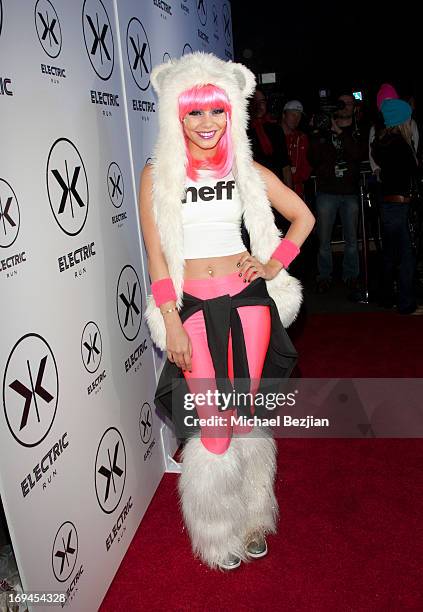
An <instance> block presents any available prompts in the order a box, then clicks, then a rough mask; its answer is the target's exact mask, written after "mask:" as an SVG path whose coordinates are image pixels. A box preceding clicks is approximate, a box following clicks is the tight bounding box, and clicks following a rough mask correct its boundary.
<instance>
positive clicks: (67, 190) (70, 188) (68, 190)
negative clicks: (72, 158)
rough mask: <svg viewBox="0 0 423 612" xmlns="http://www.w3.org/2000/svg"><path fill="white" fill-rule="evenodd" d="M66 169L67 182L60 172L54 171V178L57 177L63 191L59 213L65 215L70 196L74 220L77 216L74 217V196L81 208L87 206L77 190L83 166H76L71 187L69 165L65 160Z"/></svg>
mask: <svg viewBox="0 0 423 612" xmlns="http://www.w3.org/2000/svg"><path fill="white" fill-rule="evenodd" d="M65 168H66V182H65V181H64V179H63V178H62V175H61V174H60V172H59V170H52V174H53V176H54V177H55V179H56V180H57V182H58V183H59V185H60V187H61V188H62V189H63V194H62V199H61V201H60V206H59V211H58V213H59V214H60V213H63V211H64V210H65V206H66V202H67V199H68V196H69V201H70V206H71V212H72V218H73V217H74V216H75V215H74V212H73V201H72V194H73V196H74V198H75V200H76V201H77V203H78V204H79V206H80V207H81V208H82V207H84V206H85V204H84V202H83V201H82V199H81V197H80V195H79V193H78V192H77V190H76V184H77V182H78V177H79V173H80V171H81V166H75V169H74V171H73V176H72V182H71V184H70V185H69V172H68V163H67V161H66V160H65Z"/></svg>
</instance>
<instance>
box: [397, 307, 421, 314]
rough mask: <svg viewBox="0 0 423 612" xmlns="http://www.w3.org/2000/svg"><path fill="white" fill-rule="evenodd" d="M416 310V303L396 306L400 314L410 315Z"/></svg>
mask: <svg viewBox="0 0 423 612" xmlns="http://www.w3.org/2000/svg"><path fill="white" fill-rule="evenodd" d="M416 310H417V305H416V304H414V305H413V306H409V307H408V308H398V314H400V315H411V314H414V313H415V312H416Z"/></svg>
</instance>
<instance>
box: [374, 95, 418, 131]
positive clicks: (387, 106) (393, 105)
mask: <svg viewBox="0 0 423 612" xmlns="http://www.w3.org/2000/svg"><path fill="white" fill-rule="evenodd" d="M380 110H381V111H382V115H383V119H384V121H385V125H386V127H395V126H396V125H401V123H405V121H407V119H410V117H411V114H412V112H413V110H412V108H411V106H410V105H409V104H408V102H405V101H404V100H391V99H389V100H384V101H383V102H382V106H381V109H380Z"/></svg>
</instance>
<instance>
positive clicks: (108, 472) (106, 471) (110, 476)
mask: <svg viewBox="0 0 423 612" xmlns="http://www.w3.org/2000/svg"><path fill="white" fill-rule="evenodd" d="M118 452H119V442H116V445H115V451H114V455H113V464H112V461H111V457H110V448H108V449H107V456H108V458H109V468H107V467H106V466H105V465H102V466H101V467H100V469H99V470H98V473H99V474H101V475H102V476H104V477H105V478H106V479H107V484H106V493H105V496H104V501H107V499H108V497H109V493H110V486H111V485H112V484H113V490H114V493H116V486H115V479H114V475H116V476H118V477H121V476H122V474H123V470H122V469H121V468H120V467H118V465H117V456H118Z"/></svg>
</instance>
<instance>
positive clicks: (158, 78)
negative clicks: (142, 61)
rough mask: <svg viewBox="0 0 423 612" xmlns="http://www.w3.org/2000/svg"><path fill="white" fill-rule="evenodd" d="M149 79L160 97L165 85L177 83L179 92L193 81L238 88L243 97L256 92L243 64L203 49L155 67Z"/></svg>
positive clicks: (249, 72) (254, 80) (253, 79)
mask: <svg viewBox="0 0 423 612" xmlns="http://www.w3.org/2000/svg"><path fill="white" fill-rule="evenodd" d="M190 77H191V78H190ZM150 80H151V83H152V85H153V87H154V89H155V91H156V93H157V95H158V96H160V94H161V93H162V91H163V87H164V85H165V84H166V86H167V85H169V86H171V87H175V86H176V90H175V91H180V90H182V89H184V88H185V89H187V88H189V87H191V86H192V85H194V84H206V83H213V84H218V85H219V86H221V87H222V88H223V89H228V88H229V90H231V89H232V91H233V92H235V91H237V92H238V94H241V97H243V98H248V97H250V96H251V95H252V93H253V92H254V89H255V85H256V79H255V76H254V74H253V73H252V72H251V70H249V69H248V68H247V67H246V66H244V65H243V64H235V63H234V62H226V61H225V60H222V59H220V58H218V57H216V56H214V55H212V54H211V53H204V52H202V51H195V52H194V53H192V54H189V55H184V56H183V57H181V58H179V59H173V60H169V61H168V62H166V63H164V64H159V65H158V66H155V67H154V68H153V70H152V72H151V76H150Z"/></svg>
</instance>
